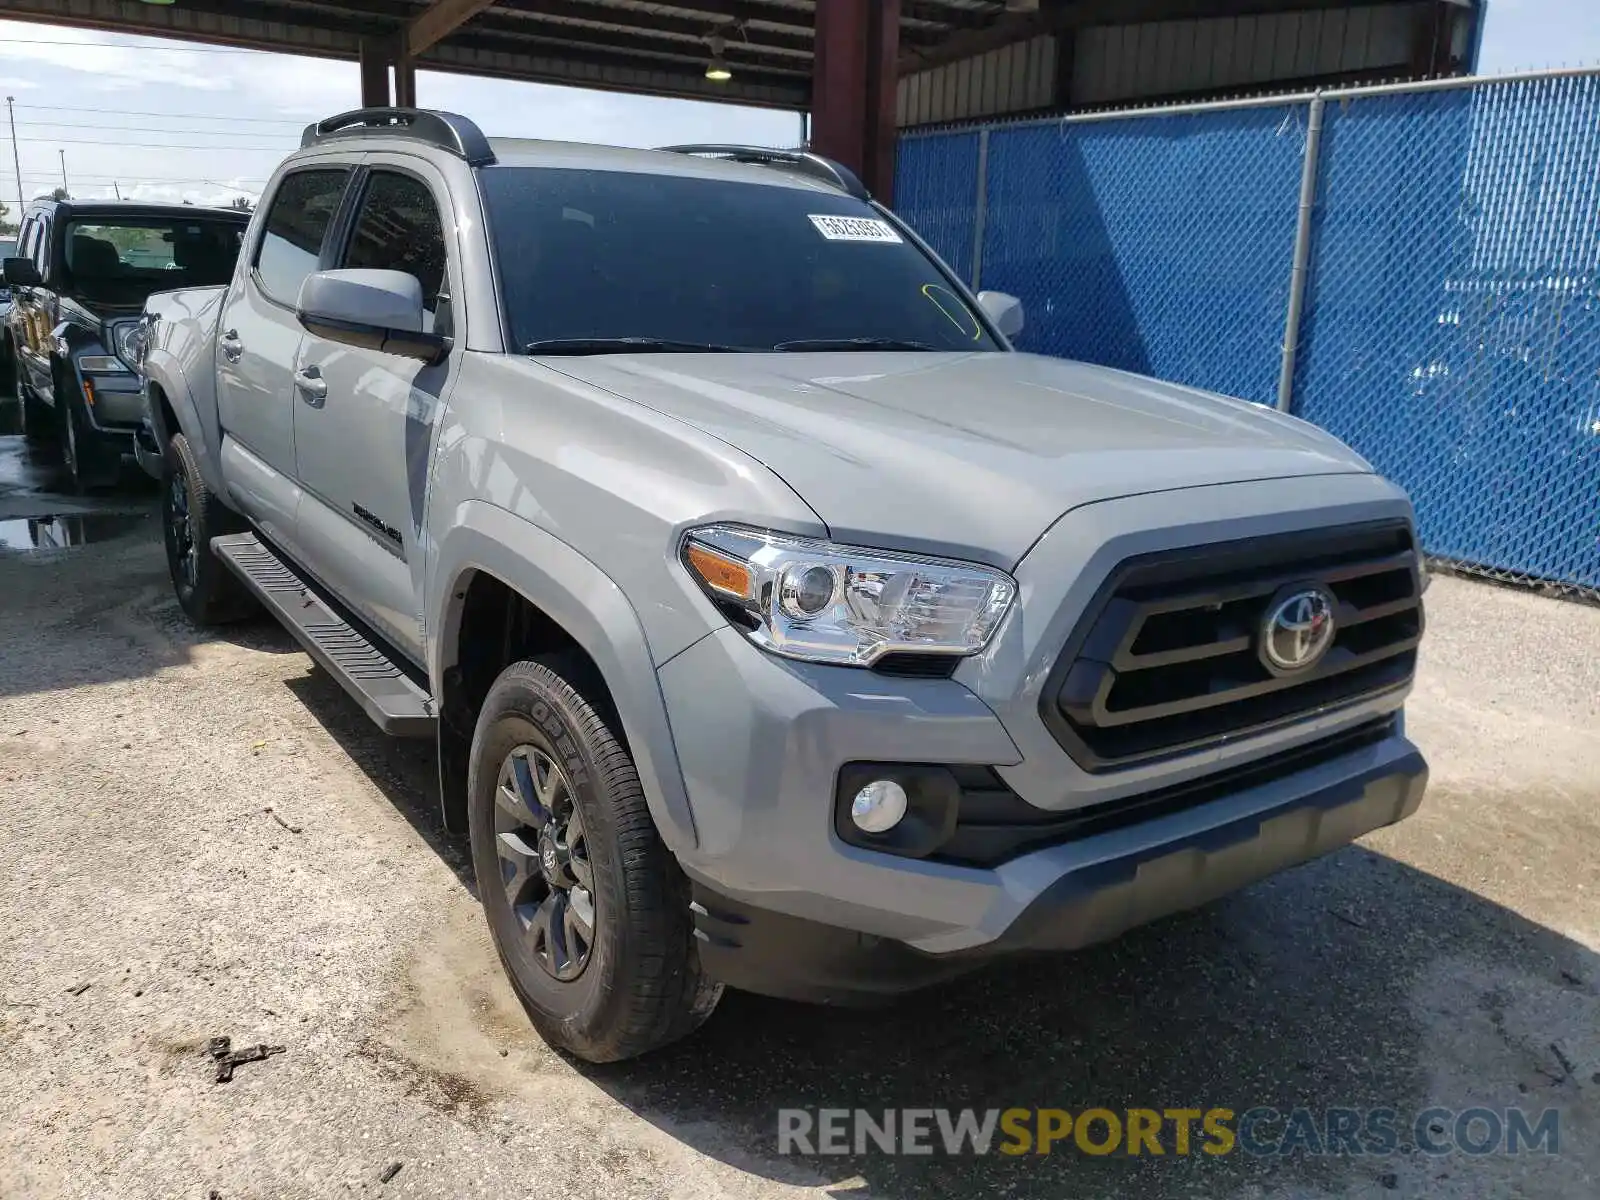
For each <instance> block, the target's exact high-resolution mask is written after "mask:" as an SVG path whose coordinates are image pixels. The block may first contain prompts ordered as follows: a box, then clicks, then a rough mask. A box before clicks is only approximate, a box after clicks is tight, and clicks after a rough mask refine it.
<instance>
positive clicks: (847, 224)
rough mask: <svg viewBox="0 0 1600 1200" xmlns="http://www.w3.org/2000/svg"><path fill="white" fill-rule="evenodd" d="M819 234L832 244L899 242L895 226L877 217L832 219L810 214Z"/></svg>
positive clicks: (818, 214)
mask: <svg viewBox="0 0 1600 1200" xmlns="http://www.w3.org/2000/svg"><path fill="white" fill-rule="evenodd" d="M807 215H808V216H809V217H810V218H811V223H812V224H813V225H815V226H816V227H817V232H818V233H820V234H821V235H822V236H823V237H825V238H827V239H828V240H829V241H830V242H891V243H892V242H899V241H900V240H901V237H900V235H899V234H898V233H896V232H895V230H894V226H893V225H891V224H889V222H887V221H880V220H878V219H877V218H875V217H830V216H824V215H823V214H821V213H808V214H807Z"/></svg>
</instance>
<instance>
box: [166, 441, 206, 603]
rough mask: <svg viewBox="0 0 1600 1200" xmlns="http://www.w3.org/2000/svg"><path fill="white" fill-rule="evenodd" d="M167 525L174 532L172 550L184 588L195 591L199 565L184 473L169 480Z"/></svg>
mask: <svg viewBox="0 0 1600 1200" xmlns="http://www.w3.org/2000/svg"><path fill="white" fill-rule="evenodd" d="M167 525H168V527H169V528H170V529H171V530H172V550H173V554H174V556H175V557H176V558H177V560H178V571H179V573H180V574H181V575H182V576H183V583H184V586H185V587H187V588H189V589H190V590H193V588H194V586H195V583H196V580H197V578H198V569H199V563H198V561H197V558H196V555H195V549H194V526H193V525H192V524H191V523H190V521H189V481H188V480H187V479H186V478H185V477H184V474H183V472H182V471H173V472H171V473H170V474H169V475H168V478H167Z"/></svg>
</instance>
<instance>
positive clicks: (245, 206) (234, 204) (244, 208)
mask: <svg viewBox="0 0 1600 1200" xmlns="http://www.w3.org/2000/svg"><path fill="white" fill-rule="evenodd" d="M228 207H229V208H236V209H238V210H239V211H240V212H249V211H250V210H251V209H253V208H254V207H255V202H254V201H252V200H251V199H250V197H249V196H235V197H234V198H233V199H232V200H230V201H228ZM0 215H4V214H0Z"/></svg>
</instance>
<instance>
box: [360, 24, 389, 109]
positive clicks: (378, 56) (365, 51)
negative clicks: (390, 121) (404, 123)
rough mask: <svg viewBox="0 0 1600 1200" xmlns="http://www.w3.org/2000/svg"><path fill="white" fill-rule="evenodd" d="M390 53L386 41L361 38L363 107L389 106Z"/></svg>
mask: <svg viewBox="0 0 1600 1200" xmlns="http://www.w3.org/2000/svg"><path fill="white" fill-rule="evenodd" d="M389 103H390V101H389V55H388V53H387V46H386V45H385V43H383V42H381V41H379V40H378V39H376V38H366V37H364V38H362V39H361V107H362V108H387V107H388V106H389Z"/></svg>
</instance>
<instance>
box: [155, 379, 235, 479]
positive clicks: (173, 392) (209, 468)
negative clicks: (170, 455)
mask: <svg viewBox="0 0 1600 1200" xmlns="http://www.w3.org/2000/svg"><path fill="white" fill-rule="evenodd" d="M152 386H155V387H159V388H160V389H161V394H162V395H163V396H165V397H166V400H167V403H168V405H170V406H171V408H172V413H173V415H174V416H175V417H177V418H178V428H177V429H168V428H167V421H166V418H165V417H164V416H163V415H162V413H161V406H160V405H159V404H156V403H154V401H153V398H152V397H151V395H150V388H151V387H152ZM144 411H145V418H146V420H148V421H149V422H150V432H151V433H153V434H154V435H155V439H156V445H157V446H159V447H160V448H161V450H162V452H163V453H165V451H166V446H167V443H168V442H169V441H171V440H172V435H173V434H175V433H182V434H183V435H184V437H186V438H188V439H189V446H190V448H191V449H192V450H193V451H194V457H195V461H196V462H197V463H198V464H199V465H200V477H201V478H202V479H204V480H205V484H206V488H207V489H208V490H209V491H210V492H211V494H212V495H214V496H222V497H226V496H227V495H228V489H227V487H226V485H225V483H224V481H223V478H222V464H221V462H220V461H219V460H218V458H217V453H216V447H217V446H219V445H220V444H221V441H222V439H221V438H220V437H219V436H218V430H217V427H216V420H215V416H214V410H213V419H212V421H211V422H210V425H209V426H208V425H207V423H206V422H205V421H204V420H203V419H202V418H201V416H200V410H199V408H198V406H197V405H196V404H195V402H194V397H193V395H191V394H190V391H189V384H188V381H187V380H186V379H185V378H184V374H183V368H182V367H181V366H180V365H179V363H178V360H177V359H176V358H175V357H174V356H173V355H172V354H171V353H169V352H168V351H166V350H162V349H159V348H156V347H152V348H151V349H150V350H149V351H148V353H147V354H146V355H145V360H144Z"/></svg>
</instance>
